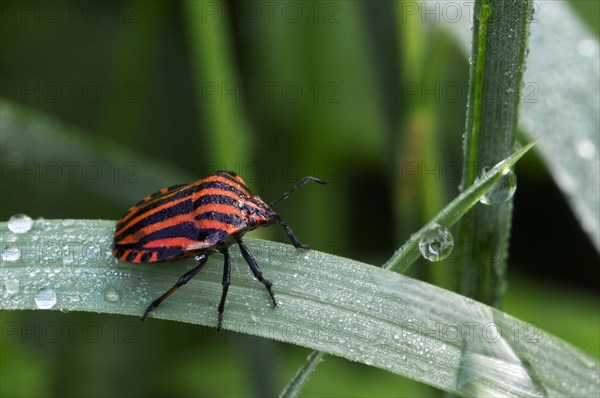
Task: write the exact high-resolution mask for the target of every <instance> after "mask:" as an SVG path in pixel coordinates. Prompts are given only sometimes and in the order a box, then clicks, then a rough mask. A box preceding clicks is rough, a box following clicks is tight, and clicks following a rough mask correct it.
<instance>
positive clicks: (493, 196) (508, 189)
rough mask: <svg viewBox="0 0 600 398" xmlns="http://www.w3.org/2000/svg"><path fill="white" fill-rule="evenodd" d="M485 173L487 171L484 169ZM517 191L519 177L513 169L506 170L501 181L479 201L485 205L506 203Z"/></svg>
mask: <svg viewBox="0 0 600 398" xmlns="http://www.w3.org/2000/svg"><path fill="white" fill-rule="evenodd" d="M483 172H484V173H487V171H486V170H485V169H484V171H483ZM516 190H517V175H516V174H515V172H514V171H512V170H511V169H506V170H505V171H504V173H503V174H502V176H501V177H500V179H498V181H496V183H494V185H493V186H492V187H491V188H490V190H489V191H487V192H486V193H485V195H483V196H482V197H481V199H479V201H480V202H481V203H483V204H485V205H497V204H500V203H504V202H506V201H507V200H509V199H510V198H512V197H513V195H514V194H515V191H516Z"/></svg>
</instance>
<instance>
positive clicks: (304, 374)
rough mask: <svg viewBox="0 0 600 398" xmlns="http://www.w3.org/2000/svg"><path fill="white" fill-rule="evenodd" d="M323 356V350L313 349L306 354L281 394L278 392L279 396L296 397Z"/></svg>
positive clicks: (281, 397) (284, 397)
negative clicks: (304, 360) (302, 362)
mask: <svg viewBox="0 0 600 398" xmlns="http://www.w3.org/2000/svg"><path fill="white" fill-rule="evenodd" d="M324 356H325V353H324V352H321V351H313V352H311V353H310V354H308V358H307V359H306V362H305V363H304V365H302V366H301V367H300V369H298V372H297V373H296V374H295V375H294V377H292V379H291V380H290V382H289V383H288V385H287V386H285V388H284V389H283V391H282V392H281V394H279V397H280V398H293V397H297V396H298V394H299V393H300V391H301V390H302V386H304V384H305V383H306V382H307V381H308V378H309V377H310V375H311V374H312V372H313V371H314V370H315V369H316V367H317V365H318V364H319V363H321V361H322V360H323V357H324Z"/></svg>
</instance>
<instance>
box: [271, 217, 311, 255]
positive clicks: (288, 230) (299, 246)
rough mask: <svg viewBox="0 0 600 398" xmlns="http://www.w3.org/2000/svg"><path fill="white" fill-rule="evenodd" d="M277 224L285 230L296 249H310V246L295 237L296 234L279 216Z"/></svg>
mask: <svg viewBox="0 0 600 398" xmlns="http://www.w3.org/2000/svg"><path fill="white" fill-rule="evenodd" d="M277 224H279V225H282V226H283V228H285V233H286V234H287V236H289V238H290V240H291V241H292V245H294V247H295V248H296V249H306V250H308V249H310V246H308V245H307V244H305V243H302V242H300V241H299V240H298V238H296V235H294V232H293V231H292V229H291V228H290V226H289V225H287V223H286V222H285V221H283V220H282V219H281V217H280V216H279V214H278V215H277Z"/></svg>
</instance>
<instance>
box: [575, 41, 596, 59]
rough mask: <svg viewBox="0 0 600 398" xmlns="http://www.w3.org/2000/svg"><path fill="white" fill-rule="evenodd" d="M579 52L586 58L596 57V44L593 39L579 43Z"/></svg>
mask: <svg viewBox="0 0 600 398" xmlns="http://www.w3.org/2000/svg"><path fill="white" fill-rule="evenodd" d="M577 52H578V53H579V55H582V56H584V57H589V58H592V57H594V56H596V43H595V42H594V40H593V39H583V40H581V41H580V42H579V43H577Z"/></svg>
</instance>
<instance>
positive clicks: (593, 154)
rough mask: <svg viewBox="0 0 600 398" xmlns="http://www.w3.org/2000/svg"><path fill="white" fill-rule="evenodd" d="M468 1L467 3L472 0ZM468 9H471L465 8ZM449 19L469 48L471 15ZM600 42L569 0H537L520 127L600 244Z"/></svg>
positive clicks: (594, 240) (575, 211) (465, 11)
mask: <svg viewBox="0 0 600 398" xmlns="http://www.w3.org/2000/svg"><path fill="white" fill-rule="evenodd" d="M465 4H467V3H465ZM462 15H472V14H471V13H470V11H469V10H467V9H463V14H462ZM455 22H456V21H453V22H452V23H446V24H444V28H446V29H448V30H449V31H450V32H451V33H452V34H453V35H454V36H455V37H456V38H457V39H458V40H459V42H460V44H461V45H462V48H463V50H464V52H465V54H466V55H468V54H469V50H470V46H469V43H470V42H471V38H470V24H469V21H468V18H463V19H461V21H460V22H463V23H455ZM598 48H600V43H599V42H598V38H597V36H596V35H595V34H594V33H593V32H592V31H591V30H590V29H589V28H588V27H587V26H586V25H585V23H584V22H583V21H582V20H581V19H580V18H579V17H578V16H577V15H576V14H575V13H574V12H573V11H572V9H571V7H570V6H569V4H567V2H564V1H541V2H536V3H535V13H534V15H533V20H532V22H531V34H530V38H529V55H528V57H527V63H528V64H527V69H526V70H525V74H524V77H523V88H522V98H521V110H520V115H521V117H520V120H519V127H520V128H521V129H522V130H523V131H524V132H525V133H526V134H527V135H528V136H529V137H531V138H532V139H537V138H540V137H544V139H543V140H542V142H541V143H540V145H539V146H538V148H537V150H538V152H539V154H540V155H541V157H542V160H543V161H544V163H545V164H546V167H547V168H548V170H549V171H550V173H551V174H552V176H553V177H554V180H555V181H556V183H557V185H558V186H559V188H560V189H561V190H562V192H563V194H564V195H565V196H566V198H567V200H568V201H569V203H570V205H571V208H572V209H573V211H574V213H575V215H576V216H577V218H578V219H579V222H580V224H581V226H582V227H583V229H584V230H585V231H586V232H587V234H588V235H589V237H590V239H591V240H592V242H593V243H594V245H595V246H596V248H597V249H598V250H599V251H600V212H598V208H600V194H599V192H600V142H599V141H598V125H600V109H599V108H600V99H599V96H600V94H599V93H598V86H600V74H599V73H598V70H599V69H600V59H599V58H598Z"/></svg>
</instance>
